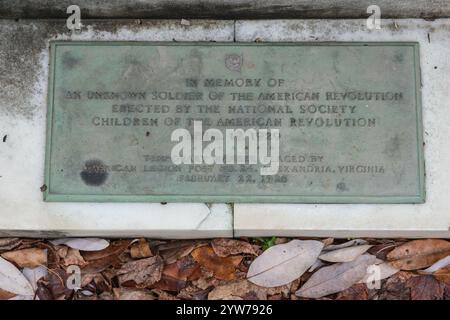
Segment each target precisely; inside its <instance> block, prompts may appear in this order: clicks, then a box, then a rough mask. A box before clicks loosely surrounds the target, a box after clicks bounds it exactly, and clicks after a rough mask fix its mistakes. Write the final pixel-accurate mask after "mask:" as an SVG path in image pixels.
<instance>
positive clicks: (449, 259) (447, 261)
mask: <svg viewBox="0 0 450 320" xmlns="http://www.w3.org/2000/svg"><path fill="white" fill-rule="evenodd" d="M449 265H450V255H448V256H446V257H445V258H442V259H441V260H439V261H437V262H435V263H434V264H433V265H432V266H430V267H428V268H427V269H425V270H423V271H422V272H425V273H433V272H436V271H438V270H439V269H443V268H445V267H447V266H449Z"/></svg>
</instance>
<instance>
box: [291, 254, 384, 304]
mask: <svg viewBox="0 0 450 320" xmlns="http://www.w3.org/2000/svg"><path fill="white" fill-rule="evenodd" d="M376 261H377V259H376V257H375V256H372V255H369V254H364V255H362V256H360V257H358V258H357V259H356V260H354V261H352V262H343V263H336V264H333V265H331V266H329V267H323V268H321V269H320V270H318V271H317V272H316V273H314V274H313V275H312V276H311V278H309V280H308V281H307V282H306V283H305V284H304V285H303V286H302V287H301V288H300V289H299V290H298V291H297V292H296V293H295V294H296V295H297V296H299V297H304V298H316V299H317V298H321V297H324V296H327V295H329V294H332V293H336V292H340V291H343V290H345V289H347V288H350V287H351V286H352V285H354V284H355V283H357V282H358V281H360V280H361V279H362V278H363V277H364V275H365V274H366V272H367V267H368V266H370V265H372V264H374V263H376Z"/></svg>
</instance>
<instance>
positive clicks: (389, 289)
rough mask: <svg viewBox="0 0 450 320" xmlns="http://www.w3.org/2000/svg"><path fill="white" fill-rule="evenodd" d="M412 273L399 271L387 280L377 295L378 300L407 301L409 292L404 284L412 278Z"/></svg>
mask: <svg viewBox="0 0 450 320" xmlns="http://www.w3.org/2000/svg"><path fill="white" fill-rule="evenodd" d="M414 276H415V275H414V274H413V273H412V272H406V271H399V272H397V273H396V274H394V275H393V276H391V277H389V278H387V280H386V282H385V283H384V284H383V285H382V287H381V290H380V291H379V294H378V299H379V300H409V299H410V298H411V290H410V289H409V288H408V287H406V282H407V281H408V280H409V279H411V278H412V277H414Z"/></svg>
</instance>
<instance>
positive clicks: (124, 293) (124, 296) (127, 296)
mask: <svg viewBox="0 0 450 320" xmlns="http://www.w3.org/2000/svg"><path fill="white" fill-rule="evenodd" d="M114 293H115V295H116V298H117V299H118V300H155V299H156V296H155V295H154V294H152V293H151V292H150V291H148V290H144V289H128V288H118V289H117V290H116V291H115V292H114Z"/></svg>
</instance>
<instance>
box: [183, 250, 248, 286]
mask: <svg viewBox="0 0 450 320" xmlns="http://www.w3.org/2000/svg"><path fill="white" fill-rule="evenodd" d="M192 257H193V258H194V260H195V261H197V262H198V263H199V264H200V265H201V266H203V267H204V268H206V269H207V270H210V271H212V272H214V276H215V277H216V278H218V279H222V280H233V279H235V277H236V275H235V268H236V266H238V265H239V264H240V263H241V261H242V257H241V256H231V257H226V258H224V257H219V256H218V255H216V254H215V253H214V250H213V249H212V248H211V247H209V246H207V247H205V246H204V247H200V248H197V249H195V250H194V251H192Z"/></svg>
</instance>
